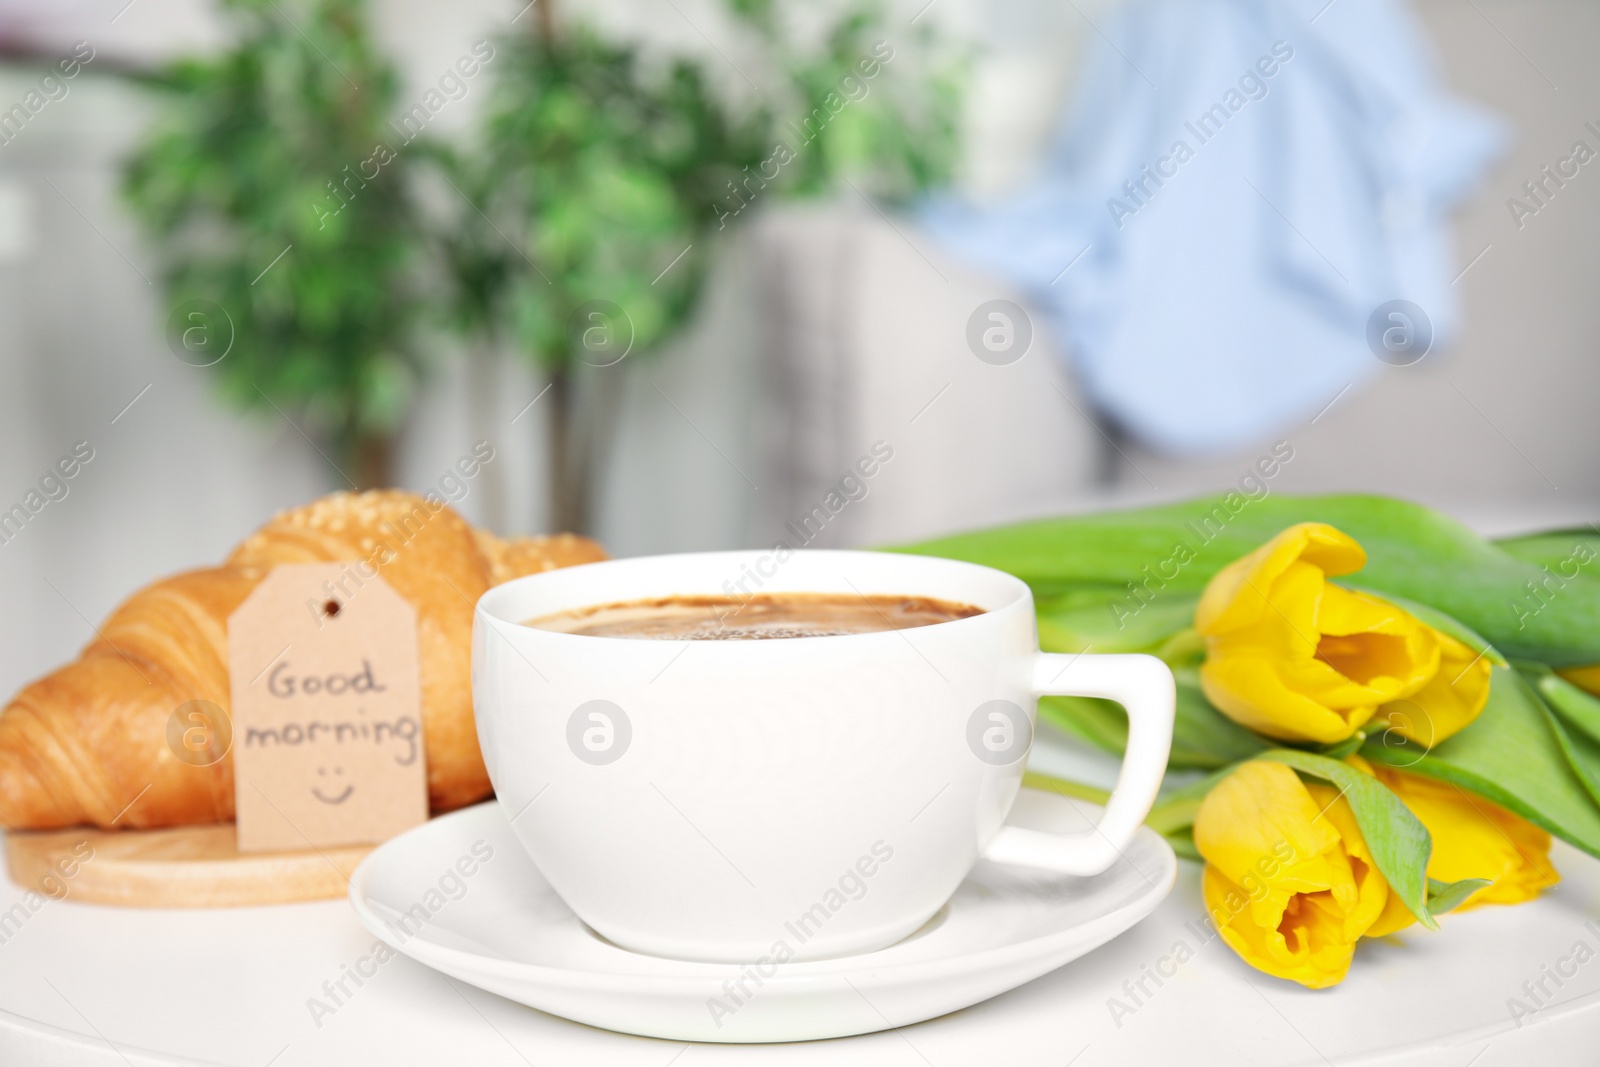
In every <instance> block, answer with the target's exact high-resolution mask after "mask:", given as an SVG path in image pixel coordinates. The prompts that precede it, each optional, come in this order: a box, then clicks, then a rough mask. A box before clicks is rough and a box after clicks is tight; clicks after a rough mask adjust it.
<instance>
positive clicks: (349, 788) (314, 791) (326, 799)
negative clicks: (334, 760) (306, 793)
mask: <svg viewBox="0 0 1600 1067" xmlns="http://www.w3.org/2000/svg"><path fill="white" fill-rule="evenodd" d="M333 773H334V775H335V776H336V777H338V778H343V777H344V768H343V767H335V768H334V769H333ZM317 775H318V777H321V778H326V777H327V776H328V768H326V767H318V768H317ZM337 785H338V783H337V782H335V783H333V786H334V787H335V788H336V787H337ZM355 791H356V787H355V786H353V785H349V784H346V785H345V787H344V789H343V790H342V791H339V792H335V793H334V794H333V795H332V796H327V795H325V794H324V793H323V791H322V785H321V784H318V785H314V786H312V787H311V795H312V796H314V797H316V798H317V799H318V800H320V801H322V802H323V803H324V804H343V803H344V802H345V801H347V800H349V799H350V794H351V793H354V792H355Z"/></svg>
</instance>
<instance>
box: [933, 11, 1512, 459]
mask: <svg viewBox="0 0 1600 1067" xmlns="http://www.w3.org/2000/svg"><path fill="white" fill-rule="evenodd" d="M1325 4H1326V6H1324V5H1325ZM1319 11H1320V13H1319ZM1100 29H1101V30H1102V31H1103V33H1100V34H1093V35H1091V40H1092V44H1091V47H1090V54H1089V57H1088V60H1087V64H1086V69H1085V71H1084V75H1083V78H1082V81H1081V84H1080V86H1079V89H1078V93H1077V96H1076V98H1075V100H1076V102H1075V105H1074V107H1073V109H1072V114H1071V115H1070V116H1069V118H1068V120H1067V122H1066V125H1065V127H1064V129H1063V131H1062V133H1061V135H1060V137H1059V139H1058V142H1057V144H1056V146H1055V148H1054V149H1053V150H1052V152H1051V153H1050V154H1049V156H1048V158H1047V160H1046V162H1045V165H1044V169H1043V173H1042V174H1041V176H1039V177H1038V178H1037V179H1036V180H1035V181H1034V182H1033V183H1032V184H1031V185H1030V186H1029V187H1027V188H1026V189H1024V190H1022V191H1021V192H1020V193H1019V194H1017V195H1016V196H1014V197H1012V198H1010V199H1009V200H1008V201H1007V202H1006V203H1005V204H1004V205H1003V206H999V207H993V208H977V207H972V206H968V205H966V204H963V203H960V202H957V201H954V200H941V201H936V202H933V203H930V204H928V205H926V206H925V207H924V209H923V210H922V212H921V221H922V222H923V224H924V226H925V227H926V228H927V229H928V230H929V231H930V232H931V233H932V234H933V235H934V236H935V237H936V238H937V239H938V240H940V241H941V242H942V243H944V244H945V245H946V246H947V247H948V248H949V249H950V250H952V251H953V252H954V253H955V254H957V255H958V256H960V257H963V258H965V259H967V260H969V261H971V262H973V263H975V264H977V265H979V266H982V267H984V268H986V269H988V270H991V271H993V272H995V273H997V274H999V275H1000V276H1001V277H1004V278H1006V279H1008V280H1010V281H1011V282H1012V283H1014V284H1016V285H1017V286H1019V287H1020V288H1021V289H1022V290H1023V291H1024V292H1025V293H1026V294H1027V295H1028V296H1029V297H1030V298H1031V301H1032V306H1033V307H1035V308H1036V309H1040V310H1043V311H1045V313H1046V314H1047V315H1048V317H1049V318H1050V319H1051V320H1053V322H1052V325H1053V326H1054V328H1055V332H1056V335H1057V336H1058V337H1059V338H1061V339H1062V340H1063V341H1065V342H1066V346H1067V347H1068V348H1069V349H1070V358H1071V360H1072V363H1073V367H1074V370H1075V372H1076V373H1077V375H1078V377H1079V378H1080V380H1081V381H1082V383H1083V385H1084V387H1085V388H1086V389H1087V391H1088V393H1089V395H1090V396H1091V397H1092V398H1093V400H1094V401H1095V403H1096V404H1097V405H1099V407H1100V408H1101V410H1102V411H1104V412H1105V413H1106V414H1108V415H1109V416H1110V417H1111V418H1112V419H1113V420H1114V421H1116V422H1117V423H1118V424H1120V425H1121V426H1122V427H1124V428H1125V429H1127V430H1128V431H1130V432H1131V433H1132V434H1133V435H1134V436H1135V437H1136V438H1138V439H1140V440H1141V441H1143V442H1145V443H1147V444H1149V445H1151V446H1153V447H1155V448H1157V449H1160V450H1162V451H1167V452H1176V453H1195V452H1218V451H1224V450H1230V449H1234V448H1240V447H1244V446H1247V445H1250V444H1253V443H1256V442H1259V441H1262V440H1266V439H1268V438H1270V437H1271V436H1272V435H1274V434H1276V433H1279V432H1282V431H1283V430H1284V429H1285V428H1286V427H1288V426H1289V425H1291V424H1293V423H1294V422H1296V421H1299V420H1301V419H1304V418H1307V417H1313V416H1315V415H1316V414H1317V412H1318V411H1319V410H1321V409H1322V408H1323V407H1324V406H1325V405H1327V404H1328V403H1329V402H1330V401H1332V400H1333V399H1334V398H1335V397H1336V396H1338V395H1339V393H1340V391H1341V390H1343V389H1345V388H1346V386H1348V385H1350V384H1352V383H1357V382H1360V381H1362V380H1364V379H1366V378H1368V377H1369V376H1371V375H1372V374H1374V373H1375V372H1377V371H1378V370H1380V369H1381V368H1382V367H1383V365H1384V364H1383V363H1381V362H1380V361H1379V360H1378V359H1377V358H1375V356H1374V355H1373V353H1372V351H1371V349H1369V347H1368V344H1367V339H1366V334H1367V322H1368V319H1369V318H1370V317H1371V316H1372V315H1373V312H1374V310H1375V309H1377V308H1378V307H1379V306H1380V305H1382V304H1384V303H1385V302H1387V301H1390V300H1393V299H1404V300H1409V301H1411V302H1412V303H1414V304H1416V305H1418V306H1420V307H1421V308H1422V309H1423V310H1424V311H1425V313H1426V315H1427V316H1428V318H1429V319H1430V320H1431V323H1432V328H1433V337H1434V341H1433V349H1432V354H1433V355H1434V356H1437V352H1438V348H1439V346H1440V345H1441V344H1442V343H1446V342H1448V340H1449V338H1450V336H1451V334H1452V333H1453V332H1454V330H1455V327H1456V324H1457V320H1458V317H1459V308H1458V306H1457V299H1456V295H1457V294H1456V290H1455V289H1454V288H1452V286H1451V282H1452V279H1454V278H1455V277H1456V274H1457V272H1458V271H1459V270H1460V269H1461V266H1462V265H1465V260H1466V257H1463V259H1462V261H1461V263H1460V264H1458V263H1457V260H1456V258H1455V256H1454V253H1453V247H1452V245H1453V243H1452V241H1451V240H1450V234H1449V231H1448V213H1449V211H1450V209H1451V208H1452V206H1453V205H1455V204H1456V203H1457V202H1458V201H1460V199H1461V198H1462V197H1463V196H1464V195H1465V194H1466V193H1467V192H1469V191H1470V189H1471V188H1472V186H1473V185H1474V184H1475V183H1476V182H1477V180H1478V179H1479V178H1480V176H1481V175H1482V173H1483V171H1484V169H1485V168H1486V167H1487V166H1488V164H1489V163H1490V162H1492V161H1493V159H1494V158H1495V157H1496V156H1497V155H1498V154H1499V152H1500V150H1501V148H1502V147H1503V145H1504V142H1505V140H1506V137H1505V132H1504V129H1503V126H1502V124H1501V123H1500V122H1499V120H1498V119H1495V118H1493V117H1492V116H1490V115H1489V114H1487V113H1486V112H1484V111H1482V110H1480V109H1478V108H1476V107H1474V106H1472V105H1469V104H1466V103H1464V102H1461V101H1458V100H1455V99H1453V98H1451V97H1450V96H1448V95H1446V93H1445V92H1444V89H1443V87H1442V86H1441V85H1440V83H1439V76H1438V73H1437V71H1436V66H1435V61H1434V59H1433V56H1432V53H1431V50H1430V48H1429V46H1428V43H1427V41H1426V40H1425V39H1424V38H1423V35H1422V33H1421V30H1420V27H1419V26H1418V25H1417V24H1416V22H1415V21H1414V19H1413V17H1412V15H1411V13H1410V11H1409V10H1408V9H1406V8H1405V7H1404V6H1402V5H1401V4H1399V3H1395V2H1391V0H1333V2H1332V3H1331V4H1328V3H1327V0H1309V2H1306V3H1299V2H1292V3H1291V2H1284V0H1130V2H1129V3H1128V4H1126V5H1124V6H1123V7H1121V8H1119V9H1117V10H1116V12H1115V13H1114V14H1113V15H1112V16H1111V17H1110V18H1108V19H1105V20H1102V21H1100ZM1268 71H1270V72H1271V73H1270V75H1269V74H1268V73H1267V72H1268ZM1180 145H1182V146H1184V147H1183V148H1180V147H1179V146H1180ZM1476 251H1477V250H1469V253H1470V254H1476Z"/></svg>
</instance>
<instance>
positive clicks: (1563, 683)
mask: <svg viewBox="0 0 1600 1067" xmlns="http://www.w3.org/2000/svg"><path fill="white" fill-rule="evenodd" d="M1524 674H1527V675H1529V676H1530V677H1531V680H1532V681H1533V687H1534V688H1535V689H1537V690H1538V691H1539V695H1540V696H1542V697H1544V701H1545V703H1546V704H1548V705H1549V706H1550V708H1551V710H1553V711H1554V712H1555V713H1556V715H1557V716H1558V717H1559V718H1560V719H1561V721H1562V722H1564V723H1566V724H1567V725H1568V726H1571V727H1573V728H1574V729H1577V730H1581V731H1583V733H1584V734H1585V735H1586V736H1588V737H1589V738H1590V739H1591V740H1594V741H1600V699H1597V698H1596V697H1594V696H1592V695H1591V694H1589V693H1588V692H1586V691H1584V690H1583V689H1580V688H1578V687H1577V686H1575V685H1573V684H1572V683H1571V682H1569V681H1567V680H1566V679H1565V678H1563V677H1561V676H1560V675H1559V674H1556V673H1555V672H1554V671H1552V670H1550V669H1549V668H1548V667H1544V666H1543V665H1534V666H1531V667H1529V668H1525V669H1524Z"/></svg>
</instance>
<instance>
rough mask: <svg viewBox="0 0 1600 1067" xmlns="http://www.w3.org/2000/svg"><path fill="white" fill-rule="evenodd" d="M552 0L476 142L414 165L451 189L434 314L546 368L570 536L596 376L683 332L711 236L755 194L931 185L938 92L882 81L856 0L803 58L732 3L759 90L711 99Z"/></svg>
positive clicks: (585, 505)
mask: <svg viewBox="0 0 1600 1067" xmlns="http://www.w3.org/2000/svg"><path fill="white" fill-rule="evenodd" d="M552 3H553V0H540V3H539V5H538V7H537V9H536V10H537V11H538V13H539V17H538V19H537V20H530V22H536V25H537V31H536V32H535V33H534V34H532V35H531V36H524V37H520V38H515V39H510V40H506V41H503V42H502V43H501V45H500V47H499V50H498V52H499V58H497V60H496V64H495V72H496V77H497V79H498V80H497V84H496V89H495V95H494V97H493V100H492V103H491V106H490V113H489V116H488V120H487V124H486V126H485V132H484V136H483V143H482V145H481V147H478V148H476V149H474V150H472V151H465V150H461V149H454V150H452V149H450V148H445V147H442V146H435V147H434V148H433V149H431V150H430V158H433V159H435V160H437V161H438V162H439V163H440V164H441V165H442V167H441V173H442V174H443V176H444V177H445V178H446V179H447V180H448V181H449V183H450V184H451V185H452V186H453V187H454V189H455V190H456V192H457V193H459V194H461V195H460V197H459V198H458V199H459V200H460V201H461V203H460V204H459V209H460V210H459V211H458V213H457V216H456V218H455V219H454V220H453V221H452V222H451V223H450V224H448V225H447V226H446V227H445V231H446V232H447V233H448V234H449V237H448V238H447V244H448V246H449V250H448V256H449V259H450V261H451V263H452V265H453V266H452V270H453V274H454V281H453V285H452V287H451V288H452V289H453V292H454V296H453V297H452V301H451V302H452V307H453V309H454V311H453V313H452V318H453V321H454V322H455V323H456V324H457V325H458V326H459V327H461V328H462V329H463V330H464V332H465V333H466V334H467V335H468V336H469V338H472V339H474V340H475V343H476V344H477V345H478V346H479V347H480V348H481V347H484V346H486V345H488V346H492V345H493V343H494V342H495V341H496V340H497V338H498V334H499V332H500V331H501V330H502V328H503V327H504V328H505V329H506V332H507V333H508V334H509V336H510V338H511V339H512V340H514V341H515V343H516V344H517V346H518V348H519V349H520V350H521V351H522V352H523V353H524V354H525V356H526V357H527V358H528V359H529V360H530V361H531V362H532V364H533V365H534V367H535V368H536V369H537V370H538V372H539V373H540V374H541V375H542V376H543V377H544V378H545V379H546V381H547V383H548V396H544V395H543V394H541V400H542V402H543V403H544V404H545V405H546V407H547V410H546V415H545V419H544V422H545V425H546V427H547V432H548V434H549V440H548V445H547V448H546V454H547V456H548V457H549V464H550V468H549V475H548V488H549V508H548V521H549V524H550V525H551V526H553V527H555V528H557V529H571V530H588V529H589V528H590V526H591V523H592V518H593V516H592V510H593V497H594V492H595V489H596V487H597V481H598V467H599V460H600V458H601V454H602V450H603V449H604V447H605V445H606V444H607V442H608V441H609V439H610V438H611V436H612V433H613V428H614V426H613V424H614V421H615V418H616V414H615V412H616V406H615V403H614V397H615V389H616V385H617V380H618V379H617V374H616V372H615V371H608V369H607V368H611V367H614V366H616V365H617V364H618V363H620V362H621V361H622V360H623V359H624V357H626V356H628V355H630V354H642V353H648V352H649V351H651V350H653V349H656V348H659V347H660V346H661V345H662V343H663V342H665V341H666V340H668V339H669V338H670V337H671V336H672V335H673V334H674V333H676V332H677V331H679V330H680V329H681V328H682V327H683V326H684V324H685V323H686V322H687V321H688V319H689V318H690V316H691V315H692V313H693V310H694V308H695V306H696V302H697V300H698V298H699V296H700V293H701V290H702V289H703V285H704V281H705V278H706V274H707V270H708V268H709V266H710V264H711V262H712V254H711V253H712V252H713V250H714V249H713V246H714V244H715V238H716V235H717V234H718V233H719V232H720V231H722V230H724V229H727V228H728V226H729V223H730V221H732V220H733V219H734V218H735V217H736V216H739V215H741V214H742V213H743V212H744V210H745V208H747V207H751V206H753V205H754V204H755V203H756V202H758V201H760V200H761V199H763V197H764V196H767V195H774V194H775V195H780V196H796V195H820V194H823V193H827V192H831V191H834V190H836V189H838V188H840V187H841V186H842V185H843V184H844V183H849V184H850V185H851V186H854V188H855V190H856V191H857V192H859V193H860V194H861V195H874V196H879V197H882V198H884V199H886V200H890V201H897V200H904V199H906V198H909V197H910V196H912V195H914V194H915V193H916V192H918V191H920V190H922V189H925V188H927V187H928V186H929V185H932V184H934V183H935V182H937V181H940V180H942V179H943V178H944V177H945V176H946V175H947V174H948V173H949V170H950V166H951V163H952V161H953V159H954V156H955V127H954V114H955V106H956V103H957V92H956V84H957V83H956V79H955V76H954V74H953V73H952V72H946V73H944V74H941V75H940V76H938V77H935V78H932V79H927V78H917V77H912V76H910V75H911V74H912V71H911V70H910V69H907V70H906V74H907V76H906V77H899V76H898V74H899V70H898V69H897V70H896V72H895V74H893V75H892V74H891V73H890V72H889V66H890V64H891V62H892V61H893V60H894V59H895V57H896V56H898V55H899V54H900V51H901V50H900V49H899V48H897V47H896V46H895V45H894V44H891V43H889V42H887V41H883V40H882V37H881V33H880V31H881V30H882V25H881V19H880V17H879V15H878V14H877V13H876V11H875V9H868V8H862V7H853V8H851V9H850V10H849V11H847V12H846V13H845V14H843V15H842V16H840V17H839V18H838V19H837V20H836V21H835V22H834V23H833V24H832V25H831V28H829V30H828V32H827V33H826V34H825V36H824V38H823V41H822V44H821V46H820V47H819V48H813V49H811V50H809V51H806V50H802V49H800V48H798V47H796V46H793V45H792V44H791V43H790V40H791V38H790V36H789V35H788V34H787V32H786V30H785V28H784V26H783V25H782V24H781V19H780V18H779V15H780V12H779V11H778V10H777V9H776V8H774V7H773V6H772V5H770V4H757V5H752V4H736V5H734V6H733V14H734V15H735V16H736V19H737V24H738V25H739V26H741V27H742V29H743V32H744V34H745V36H746V37H748V38H750V39H751V44H752V48H753V50H755V51H757V52H759V53H761V54H762V55H763V59H762V62H760V64H759V65H752V69H759V70H760V72H761V77H762V79H763V81H765V82H767V83H768V84H767V85H765V86H761V85H757V84H755V83H748V84H749V88H751V89H752V90H753V92H751V93H748V94H747V93H744V92H743V91H742V90H743V89H744V88H745V86H744V85H740V86H739V91H737V92H735V93H731V94H730V93H728V92H726V91H723V92H718V91H717V89H716V85H717V84H718V81H719V79H717V78H715V77H713V72H712V71H709V70H708V69H706V68H705V67H704V66H703V65H702V64H701V63H700V62H698V61H695V60H690V59H685V58H678V59H675V60H672V61H670V62H661V61H659V60H658V58H657V57H655V56H653V55H649V54H647V53H646V52H645V51H644V50H643V49H642V48H641V47H640V46H638V45H634V44H628V43H620V42H614V41H608V40H603V39H602V38H601V37H600V36H599V35H598V34H597V33H596V32H595V31H594V30H593V29H591V28H589V27H587V26H585V25H583V24H581V23H573V24H571V25H568V24H566V23H565V22H564V21H562V20H559V19H558V18H557V16H556V13H555V11H554V9H553V7H552ZM923 36H924V35H918V39H919V40H920V39H921V38H922V37H923ZM910 40H911V39H910V38H908V39H907V42H906V43H909V42H910ZM730 63H731V61H730ZM909 67H910V63H909V62H907V61H901V68H909ZM867 71H870V72H871V73H870V74H869V73H867ZM718 73H720V72H718ZM740 77H741V78H743V75H742V74H741V75H740ZM730 98H731V99H730ZM769 189H770V193H769V192H768V190H769ZM851 195H855V194H854V193H852V194H851Z"/></svg>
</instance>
